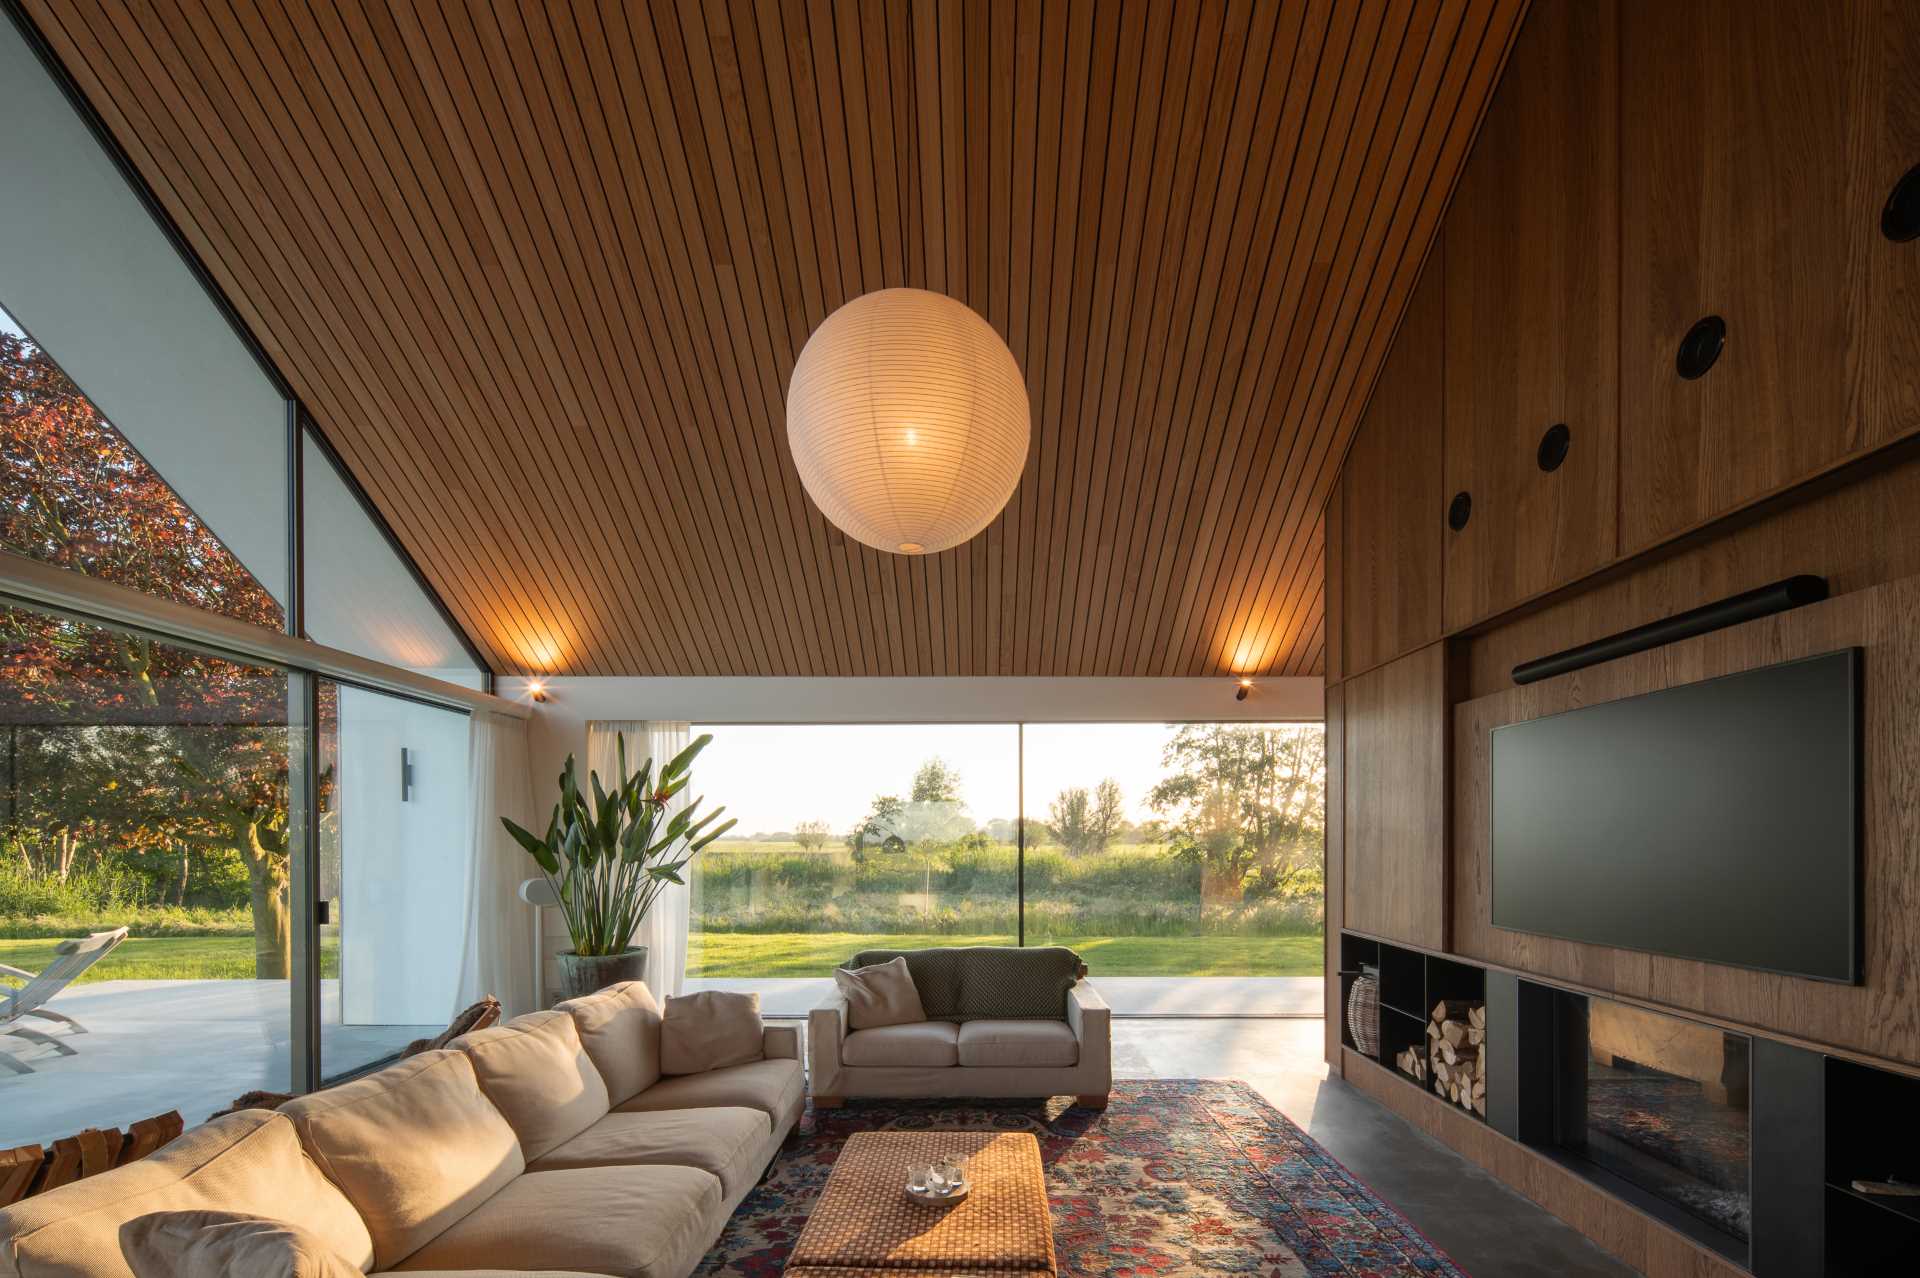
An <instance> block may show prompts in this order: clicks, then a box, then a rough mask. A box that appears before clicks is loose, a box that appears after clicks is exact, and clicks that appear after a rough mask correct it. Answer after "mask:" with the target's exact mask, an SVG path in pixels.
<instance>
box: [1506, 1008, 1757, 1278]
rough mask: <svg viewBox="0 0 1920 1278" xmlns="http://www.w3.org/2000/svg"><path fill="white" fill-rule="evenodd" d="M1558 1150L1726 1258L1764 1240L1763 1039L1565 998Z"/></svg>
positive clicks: (1555, 1120)
mask: <svg viewBox="0 0 1920 1278" xmlns="http://www.w3.org/2000/svg"><path fill="white" fill-rule="evenodd" d="M1552 1023H1553V1027H1554V1032H1553V1035H1552V1039H1553V1043H1552V1053H1553V1056H1552V1068H1551V1077H1552V1080H1553V1085H1552V1089H1551V1093H1550V1095H1551V1112H1550V1115H1549V1123H1550V1125H1549V1128H1548V1131H1547V1132H1544V1133H1541V1134H1542V1135H1546V1136H1548V1141H1547V1142H1543V1143H1549V1144H1550V1146H1551V1152H1552V1153H1553V1154H1554V1155H1555V1156H1556V1157H1558V1158H1560V1159H1561V1160H1562V1161H1566V1162H1570V1163H1575V1164H1578V1165H1580V1170H1581V1171H1582V1173H1583V1174H1585V1175H1587V1176H1588V1177H1590V1178H1591V1179H1594V1180H1597V1181H1600V1182H1602V1183H1603V1184H1605V1185H1607V1186H1608V1187H1609V1188H1611V1189H1613V1190H1614V1191H1615V1192H1616V1193H1619V1194H1621V1195H1622V1196H1623V1197H1626V1198H1628V1199H1630V1200H1632V1201H1636V1202H1638V1203H1640V1204H1641V1205H1642V1206H1643V1207H1644V1208H1646V1209H1647V1210H1649V1211H1652V1212H1654V1213H1655V1214H1656V1215H1659V1216H1661V1217H1663V1218H1665V1219H1666V1220H1668V1222H1669V1223H1671V1224H1674V1225H1676V1226H1679V1227H1681V1228H1683V1229H1685V1230H1686V1232H1688V1233H1689V1234H1691V1235H1693V1236H1694V1237H1696V1238H1698V1239H1700V1240H1701V1241H1702V1242H1705V1243H1707V1244H1709V1245H1710V1246H1712V1247H1714V1248H1715V1249H1716V1250H1718V1251H1720V1252H1721V1253H1723V1254H1725V1255H1728V1256H1730V1257H1734V1258H1736V1259H1739V1260H1741V1261H1743V1262H1744V1261H1745V1259H1746V1256H1747V1251H1748V1243H1749V1241H1750V1239H1751V1237H1752V1233H1753V1211H1752V1204H1753V1197H1752V1143H1753V1129H1752V1109H1751V1104H1750V1097H1751V1090H1752V1083H1751V1079H1752V1063H1751V1054H1752V1044H1751V1040H1749V1039H1748V1038H1746V1037H1745V1036H1744V1035H1740V1034H1732V1033H1728V1032H1727V1031H1725V1030H1722V1029H1719V1028H1718V1027H1716V1026H1711V1025H1703V1024H1700V1023H1698V1022H1696V1021H1689V1020H1684V1019H1682V1018H1680V1017H1675V1016H1664V1015H1661V1014H1659V1013H1657V1012H1650V1011H1647V1010H1645V1009H1644V1008H1639V1007H1632V1006H1629V1005H1627V1004H1624V1003H1614V1002H1610V1001H1608V1000H1605V999H1599V998H1587V997H1585V996H1583V995H1578V994H1573V993H1569V992H1565V991H1556V992H1554V994H1553V1016H1552Z"/></svg>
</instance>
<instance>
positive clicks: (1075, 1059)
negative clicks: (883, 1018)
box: [807, 945, 1113, 1109]
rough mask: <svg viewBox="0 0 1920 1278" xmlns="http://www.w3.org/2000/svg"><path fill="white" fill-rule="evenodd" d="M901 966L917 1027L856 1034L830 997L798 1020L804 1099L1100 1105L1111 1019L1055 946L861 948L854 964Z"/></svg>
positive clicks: (822, 1104) (817, 1102)
mask: <svg viewBox="0 0 1920 1278" xmlns="http://www.w3.org/2000/svg"><path fill="white" fill-rule="evenodd" d="M896 958H905V960H906V963H907V970H908V971H909V972H911V973H912V975H913V983H914V986H915V989H916V992H917V993H918V995H919V1000H920V1003H921V1005H922V1007H923V1008H924V1009H925V1012H926V1018H927V1019H926V1020H924V1021H918V1022H913V1023H909V1024H899V1025H883V1026H879V1027H877V1028H869V1029H855V1028H853V1027H852V1025H851V1024H850V1023H849V1019H848V1003H847V998H846V996H845V995H844V994H843V993H841V992H840V991H839V990H835V991H834V993H832V994H831V995H829V996H828V997H827V998H826V1000H825V1001H824V1002H822V1003H821V1004H820V1005H819V1006H817V1007H815V1008H814V1009H813V1010H812V1012H810V1013H809V1014H808V1018H807V1063H808V1065H809V1067H810V1069H811V1073H812V1075H813V1103H814V1106H815V1108H818V1109H831V1108H834V1107H835V1106H837V1105H840V1104H842V1103H843V1102H844V1101H845V1100H846V1099H847V1098H848V1097H940V1096H979V1097H1026V1096H1035V1097H1038V1096H1062V1095H1070V1096H1074V1097H1076V1098H1077V1099H1078V1102H1079V1103H1080V1104H1082V1105H1087V1106H1091V1107H1094V1108H1105V1106H1106V1103H1107V1096H1108V1094H1109V1093H1110V1092H1111V1091H1112V1090H1113V1049H1112V1043H1111V1039H1110V1034H1109V1031H1110V1023H1111V1019H1112V1012H1111V1010H1110V1009H1109V1008H1108V1007H1107V1003H1106V1000H1105V999H1103V998H1101V997H1100V995H1099V994H1098V993H1097V992H1096V991H1095V990H1094V989H1093V987H1092V986H1090V985H1088V984H1087V983H1086V982H1085V980H1084V979H1083V978H1084V977H1085V975H1086V965H1085V964H1084V963H1082V962H1081V961H1080V959H1079V956H1078V955H1076V954H1075V953H1074V952H1073V951H1072V950H1069V949H1064V948H1061V947H1058V946H1033V947H1027V948H1017V947H1012V946H990V945H981V946H965V947H949V948H942V949H927V950H863V951H861V952H860V953H858V954H856V955H854V956H853V958H852V959H851V960H849V961H848V962H847V963H845V964H843V965H842V966H843V967H847V968H856V969H857V968H863V967H869V966H877V965H879V964H883V963H889V962H892V961H893V960H894V959H896Z"/></svg>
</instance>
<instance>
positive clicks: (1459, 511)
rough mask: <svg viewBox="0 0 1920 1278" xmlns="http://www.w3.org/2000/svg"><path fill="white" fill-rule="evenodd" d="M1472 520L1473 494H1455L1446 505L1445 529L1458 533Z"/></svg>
mask: <svg viewBox="0 0 1920 1278" xmlns="http://www.w3.org/2000/svg"><path fill="white" fill-rule="evenodd" d="M1472 518H1473V494H1471V493H1455V494H1454V495H1453V500H1452V501H1451V502H1449V503H1447V527H1449V528H1451V529H1453V530H1454V531H1455V532H1459V531H1460V530H1461V529H1462V528H1465V527H1466V526H1467V521H1468V520H1469V519H1472Z"/></svg>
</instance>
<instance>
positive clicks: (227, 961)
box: [0, 936, 339, 985]
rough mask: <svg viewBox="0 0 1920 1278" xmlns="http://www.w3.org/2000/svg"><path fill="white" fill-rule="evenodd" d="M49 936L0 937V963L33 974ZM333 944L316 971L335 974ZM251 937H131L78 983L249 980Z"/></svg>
mask: <svg viewBox="0 0 1920 1278" xmlns="http://www.w3.org/2000/svg"><path fill="white" fill-rule="evenodd" d="M58 944H59V942H58V941H53V940H32V941H8V940H0V963H6V964H8V965H9V966H12V967H18V968H23V969H25V970H26V971H29V972H38V971H40V970H41V969H42V968H44V967H46V966H47V964H49V963H51V962H53V959H54V953H53V951H54V947H55V946H57V945H58ZM338 944H339V943H338V942H337V941H336V940H335V939H334V938H332V937H328V938H327V939H326V941H325V942H324V943H323V948H322V950H321V959H320V966H321V974H322V975H324V976H334V975H337V974H338V972H339V962H338ZM252 979H253V938H252V937H251V936H151V937H145V936H136V937H129V938H128V939H127V940H125V941H122V942H121V943H120V944H119V945H118V946H117V947H115V949H114V951H113V953H111V954H109V955H107V957H105V958H103V959H101V960H100V961H99V962H98V963H95V964H94V965H93V966H92V967H90V968H88V969H87V970H86V971H85V972H84V973H82V975H81V977H80V980H79V984H82V985H86V984H89V983H91V982H93V981H250V980H252Z"/></svg>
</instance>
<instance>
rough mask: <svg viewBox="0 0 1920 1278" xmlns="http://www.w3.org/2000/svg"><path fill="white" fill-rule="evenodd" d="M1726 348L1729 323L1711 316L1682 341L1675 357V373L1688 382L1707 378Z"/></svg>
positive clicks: (1693, 328)
mask: <svg viewBox="0 0 1920 1278" xmlns="http://www.w3.org/2000/svg"><path fill="white" fill-rule="evenodd" d="M1726 346H1727V322H1726V321H1725V320H1723V319H1721V318H1720V317H1719V316H1718V315H1709V316H1707V317H1706V318H1705V319H1703V320H1701V321H1700V322H1699V323H1698V324H1695V325H1694V326H1693V327H1692V328H1690V329H1688V330H1687V335H1686V336H1685V337H1683V338H1681V339H1680V351H1679V353H1678V354H1677V355H1675V356H1674V357H1673V367H1674V371H1675V372H1677V373H1679V374H1680V376H1682V377H1684V378H1685V379H1686V380H1688V381H1693V380H1695V379H1696V378H1700V377H1705V376H1706V375H1707V370H1708V369H1710V368H1712V367H1713V365H1714V361H1715V360H1717V359H1719V358H1720V352H1721V351H1723V350H1725V349H1726Z"/></svg>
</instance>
